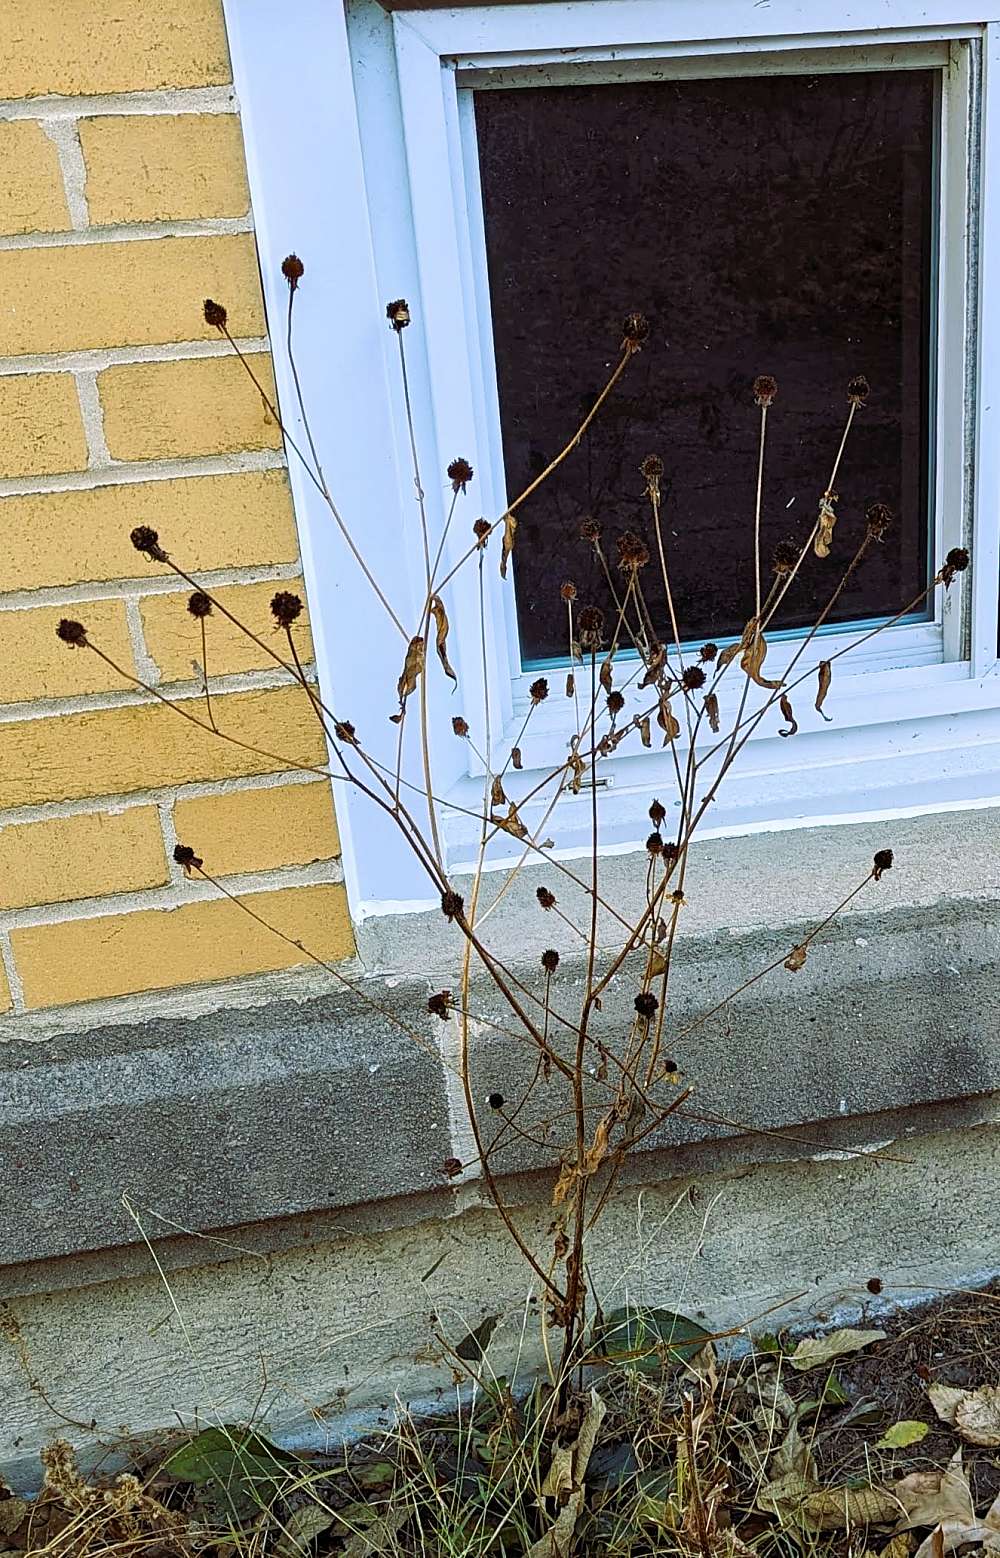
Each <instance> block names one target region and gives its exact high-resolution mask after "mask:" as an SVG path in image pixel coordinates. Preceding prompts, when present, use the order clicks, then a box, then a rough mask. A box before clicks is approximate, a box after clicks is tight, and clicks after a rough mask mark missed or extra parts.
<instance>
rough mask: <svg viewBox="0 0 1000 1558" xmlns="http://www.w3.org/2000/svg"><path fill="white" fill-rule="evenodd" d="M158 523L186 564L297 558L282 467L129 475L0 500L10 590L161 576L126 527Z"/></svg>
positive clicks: (195, 567) (196, 566)
mask: <svg viewBox="0 0 1000 1558" xmlns="http://www.w3.org/2000/svg"><path fill="white" fill-rule="evenodd" d="M137 524H144V525H152V526H153V528H154V530H158V531H159V533H160V537H161V541H162V544H163V545H164V546H165V547H166V549H167V550H168V551H169V552H171V553H172V554H173V555H174V556H175V557H176V559H177V561H178V563H179V564H180V566H181V567H182V568H184V569H185V570H186V571H191V570H194V571H200V570H204V569H210V568H245V567H250V566H253V565H254V564H262V563H268V564H274V563H290V562H294V561H295V559H296V557H297V556H298V544H297V541H296V536H295V521H294V518H293V515H292V504H291V497H290V495H289V491H288V480H287V477H286V475H285V472H284V471H254V472H251V473H248V474H246V475H243V476H191V477H183V478H181V479H178V480H176V481H148V482H143V483H141V484H134V483H131V482H127V483H123V484H121V485H116V486H108V487H92V488H86V489H85V490H83V491H81V492H45V493H30V494H25V495H23V496H18V497H13V498H2V499H0V530H2V534H3V587H4V589H5V590H31V589H41V588H43V587H44V586H46V585H63V584H86V583H91V582H92V581H94V580H101V579H123V578H129V579H131V578H150V577H155V578H158V579H162V578H164V577H165V576H169V570H168V569H167V568H165V566H164V565H163V564H162V563H151V562H148V561H147V559H146V558H145V557H142V556H141V555H140V554H139V553H138V552H137V551H136V550H135V548H134V547H133V546H132V544H131V542H130V541H129V532H130V531H131V530H132V528H133V526H135V525H137Z"/></svg>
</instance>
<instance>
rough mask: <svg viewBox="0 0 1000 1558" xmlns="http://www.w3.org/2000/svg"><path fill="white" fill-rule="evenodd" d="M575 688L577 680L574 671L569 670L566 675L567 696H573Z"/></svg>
mask: <svg viewBox="0 0 1000 1558" xmlns="http://www.w3.org/2000/svg"><path fill="white" fill-rule="evenodd" d="M575 689H576V680H575V678H574V676H573V672H572V671H569V672H567V675H566V696H567V698H572V696H573V693H574V691H575Z"/></svg>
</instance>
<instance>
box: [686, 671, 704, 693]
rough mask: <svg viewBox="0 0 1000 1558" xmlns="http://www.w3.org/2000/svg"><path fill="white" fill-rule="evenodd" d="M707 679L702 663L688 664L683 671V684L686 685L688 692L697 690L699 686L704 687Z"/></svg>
mask: <svg viewBox="0 0 1000 1558" xmlns="http://www.w3.org/2000/svg"><path fill="white" fill-rule="evenodd" d="M705 680H706V678H705V673H704V671H703V670H702V668H701V666H700V665H686V666H685V667H684V670H683V672H682V673H681V685H682V686H683V687H686V688H687V690H688V692H695V691H696V690H697V688H699V687H704V685H705Z"/></svg>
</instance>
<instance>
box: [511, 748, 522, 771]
mask: <svg viewBox="0 0 1000 1558" xmlns="http://www.w3.org/2000/svg"><path fill="white" fill-rule="evenodd" d="M510 761H511V767H512V768H518V769H520V768H523V767H524V764H523V763H522V762H521V748H520V747H511V749H510Z"/></svg>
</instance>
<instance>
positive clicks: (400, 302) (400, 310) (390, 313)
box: [385, 298, 410, 334]
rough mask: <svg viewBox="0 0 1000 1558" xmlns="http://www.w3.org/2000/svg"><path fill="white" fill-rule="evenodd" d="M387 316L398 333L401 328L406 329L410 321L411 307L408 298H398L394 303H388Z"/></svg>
mask: <svg viewBox="0 0 1000 1558" xmlns="http://www.w3.org/2000/svg"><path fill="white" fill-rule="evenodd" d="M385 317H386V319H388V321H389V323H390V324H391V325H392V328H393V329H394V330H395V331H396V332H397V334H398V332H399V331H400V330H405V329H406V327H407V325H408V324H409V322H410V309H409V305H408V304H407V301H406V299H405V298H396V299H395V300H394V301H393V302H392V303H387V304H386V308H385Z"/></svg>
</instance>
